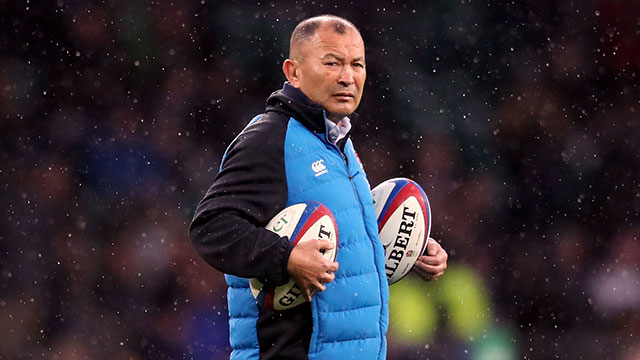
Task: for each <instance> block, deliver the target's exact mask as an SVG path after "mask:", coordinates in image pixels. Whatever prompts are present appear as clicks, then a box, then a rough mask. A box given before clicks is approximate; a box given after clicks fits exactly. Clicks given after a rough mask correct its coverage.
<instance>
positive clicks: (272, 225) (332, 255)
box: [249, 201, 338, 310]
mask: <svg viewBox="0 0 640 360" xmlns="http://www.w3.org/2000/svg"><path fill="white" fill-rule="evenodd" d="M265 228H266V229H267V230H269V231H272V232H274V233H276V234H278V235H280V236H287V237H288V238H289V240H290V241H291V242H292V243H293V246H296V245H297V244H299V243H302V242H305V241H309V240H313V239H320V240H328V241H330V242H332V243H333V244H334V245H335V246H334V248H333V249H331V250H324V251H323V254H322V256H324V258H325V259H327V260H330V261H335V259H336V255H337V250H338V226H337V225H336V220H335V218H334V217H333V214H332V213H331V211H330V210H329V209H328V208H327V207H326V206H324V205H322V204H321V203H319V202H317V201H308V202H304V203H299V204H295V205H291V206H288V207H287V208H285V209H284V210H282V211H281V212H279V213H278V214H277V215H276V216H274V217H273V219H271V221H269V223H268V224H267V226H266V227H265ZM249 286H250V288H251V294H253V296H254V297H255V298H256V301H257V302H258V304H259V305H260V306H263V307H264V308H267V309H274V310H288V309H291V308H294V307H296V306H298V305H300V304H302V303H304V301H305V300H304V296H302V290H301V289H300V287H299V286H298V285H296V283H295V282H294V281H293V280H290V281H289V282H288V283H286V284H284V285H281V286H277V287H265V286H264V284H263V283H262V282H260V281H259V280H258V279H255V278H253V279H250V280H249Z"/></svg>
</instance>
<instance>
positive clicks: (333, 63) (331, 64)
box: [325, 61, 338, 66]
mask: <svg viewBox="0 0 640 360" xmlns="http://www.w3.org/2000/svg"><path fill="white" fill-rule="evenodd" d="M325 65H328V66H336V65H338V63H337V62H335V61H330V62H327V63H325Z"/></svg>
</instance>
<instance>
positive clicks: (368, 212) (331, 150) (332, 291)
mask: <svg viewBox="0 0 640 360" xmlns="http://www.w3.org/2000/svg"><path fill="white" fill-rule="evenodd" d="M345 158H346V159H345ZM284 159H285V161H284V163H285V172H286V178H287V187H288V194H287V206H289V205H293V204H296V203H299V202H303V201H309V200H316V201H319V202H321V203H323V204H324V205H325V206H327V207H328V208H329V209H330V210H331V211H332V212H333V214H334V217H335V219H336V222H337V223H338V255H337V261H338V262H339V263H340V266H339V268H338V271H337V272H336V274H335V275H336V276H335V280H334V281H333V282H332V283H330V284H328V285H327V290H325V291H324V292H321V293H318V294H316V295H315V296H314V297H313V300H312V304H311V306H312V313H313V333H312V336H311V344H310V348H309V358H310V359H338V358H339V359H385V358H386V336H385V335H386V332H387V327H388V317H389V314H388V299H389V288H388V283H387V278H386V275H385V271H384V263H385V261H384V249H383V248H382V244H381V243H380V240H379V239H378V225H377V223H376V216H375V211H374V209H373V201H372V199H371V194H370V186H369V183H368V181H367V179H366V176H365V173H364V170H363V169H362V165H361V163H360V160H359V159H357V156H356V153H355V151H354V149H353V145H352V143H351V140H347V142H346V144H345V147H344V157H343V154H342V153H341V152H340V150H339V149H338V147H337V146H336V145H334V144H331V143H330V142H329V141H328V140H327V134H315V133H313V132H311V131H309V130H308V129H307V128H306V127H305V126H304V125H302V124H301V123H300V122H298V121H297V120H295V119H293V118H291V119H290V120H289V124H288V127H287V134H286V137H285V144H284ZM345 160H346V161H345ZM317 162H321V163H322V165H324V166H325V167H326V171H324V170H322V171H318V170H319V169H322V167H318V166H316V167H315V168H314V167H312V164H313V163H317ZM347 164H348V165H347ZM226 280H227V284H228V285H229V290H228V301H229V315H230V320H229V324H230V334H231V336H230V339H231V346H232V348H233V349H234V350H233V353H232V355H231V359H232V360H236V359H258V358H259V347H258V339H257V333H256V321H257V318H258V307H257V305H256V303H255V300H254V299H253V296H252V295H251V292H250V290H249V282H248V280H247V279H241V278H238V277H235V276H229V275H228V276H226Z"/></svg>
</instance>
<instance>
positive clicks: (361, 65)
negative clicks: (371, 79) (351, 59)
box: [353, 63, 364, 68]
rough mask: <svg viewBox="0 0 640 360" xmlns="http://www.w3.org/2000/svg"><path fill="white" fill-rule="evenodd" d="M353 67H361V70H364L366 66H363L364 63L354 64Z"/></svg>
mask: <svg viewBox="0 0 640 360" xmlns="http://www.w3.org/2000/svg"><path fill="white" fill-rule="evenodd" d="M353 66H355V67H359V68H364V64H362V63H354V64H353Z"/></svg>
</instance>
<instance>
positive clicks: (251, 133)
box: [189, 115, 293, 285]
mask: <svg viewBox="0 0 640 360" xmlns="http://www.w3.org/2000/svg"><path fill="white" fill-rule="evenodd" d="M285 135H286V121H285V120H284V119H282V118H280V117H279V116H277V115H276V116H268V115H262V117H261V118H260V119H259V120H258V121H257V122H255V123H253V124H251V125H249V126H248V127H247V128H246V129H245V130H243V131H242V133H241V134H240V135H239V136H238V137H237V138H236V139H235V140H234V142H233V143H232V144H231V146H230V147H229V149H228V151H227V153H226V155H225V157H224V158H223V164H222V167H221V170H220V172H219V173H218V175H217V176H216V178H215V180H214V183H213V185H212V186H211V187H210V188H209V190H208V191H207V193H206V195H205V197H204V198H203V199H202V201H201V202H200V203H199V204H198V206H197V208H196V211H195V215H194V218H193V221H192V222H191V226H190V229H189V236H190V238H191V242H192V244H193V246H194V248H195V249H196V251H197V252H198V253H199V254H200V256H202V258H204V260H206V261H207V262H208V263H209V264H210V265H211V266H213V267H214V268H216V269H217V270H219V271H221V272H224V273H226V274H231V275H236V276H240V277H245V278H252V277H255V278H257V279H259V280H260V281H262V282H264V283H267V284H273V285H281V284H284V283H286V282H287V281H288V279H289V274H288V272H287V262H288V260H289V254H290V253H291V249H292V247H293V245H292V244H291V243H290V241H289V239H288V238H286V237H280V236H278V235H276V234H274V233H272V232H270V231H268V230H266V229H264V226H265V225H266V224H267V223H268V222H269V220H271V218H273V217H274V216H275V215H276V214H277V213H278V212H279V211H281V210H282V209H284V207H285V205H286V203H287V182H286V176H285V167H284V138H285Z"/></svg>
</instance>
